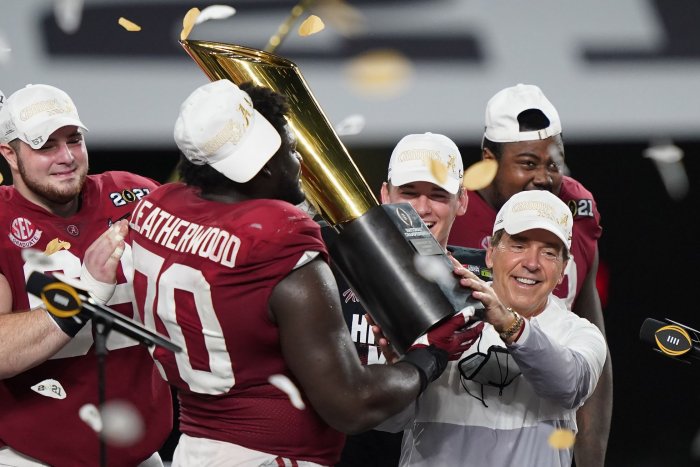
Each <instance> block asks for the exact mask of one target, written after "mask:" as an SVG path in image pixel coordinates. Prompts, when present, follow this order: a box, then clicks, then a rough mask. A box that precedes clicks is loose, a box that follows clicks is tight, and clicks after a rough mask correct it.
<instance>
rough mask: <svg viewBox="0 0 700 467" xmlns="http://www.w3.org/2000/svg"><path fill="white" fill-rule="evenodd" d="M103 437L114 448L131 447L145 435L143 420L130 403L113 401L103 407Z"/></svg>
mask: <svg viewBox="0 0 700 467" xmlns="http://www.w3.org/2000/svg"><path fill="white" fill-rule="evenodd" d="M101 412H102V425H103V428H102V435H103V436H104V439H105V441H106V442H107V443H109V444H111V445H113V446H131V445H133V444H135V443H137V442H139V441H140V440H141V439H142V438H143V435H144V423H143V418H142V417H141V414H140V413H139V411H138V410H137V409H136V408H135V407H134V406H133V404H131V403H130V402H126V401H121V400H111V401H108V402H106V403H105V404H104V405H103V406H102V411H101Z"/></svg>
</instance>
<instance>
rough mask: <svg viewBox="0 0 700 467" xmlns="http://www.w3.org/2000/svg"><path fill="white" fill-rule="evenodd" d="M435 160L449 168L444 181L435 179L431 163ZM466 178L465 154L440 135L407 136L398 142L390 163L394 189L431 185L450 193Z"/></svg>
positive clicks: (390, 174) (455, 191) (390, 175)
mask: <svg viewBox="0 0 700 467" xmlns="http://www.w3.org/2000/svg"><path fill="white" fill-rule="evenodd" d="M431 160H435V161H438V162H441V163H442V164H444V165H445V167H447V175H446V177H445V179H444V180H442V181H439V180H437V178H435V174H434V173H433V172H434V171H433V170H431V165H430V162H431ZM463 176H464V167H463V166H462V155H461V154H460V153H459V149H458V148H457V145H456V144H455V143H454V142H453V141H452V140H451V139H450V138H448V137H447V136H444V135H440V134H437V133H422V134H414V135H406V136H404V137H403V138H401V141H399V142H398V144H397V145H396V147H395V148H394V151H393V152H392V153H391V159H390V160H389V174H388V175H387V179H388V180H389V181H390V182H391V184H392V185H394V186H401V185H405V184H406V183H412V182H430V183H434V184H435V185H437V186H439V187H441V188H443V189H444V190H445V191H447V192H448V193H452V194H455V193H457V191H459V187H460V185H461V184H462V177H463Z"/></svg>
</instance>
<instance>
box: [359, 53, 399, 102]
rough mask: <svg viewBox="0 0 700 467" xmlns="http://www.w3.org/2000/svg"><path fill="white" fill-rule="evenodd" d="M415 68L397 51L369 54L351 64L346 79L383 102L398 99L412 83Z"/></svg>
mask: <svg viewBox="0 0 700 467" xmlns="http://www.w3.org/2000/svg"><path fill="white" fill-rule="evenodd" d="M412 75H413V65H412V64H411V62H410V60H408V59H407V58H406V57H405V56H404V55H402V54H400V53H399V52H397V51H395V50H389V49H383V50H382V49H380V50H373V51H370V52H366V53H364V54H361V55H359V56H357V57H356V58H355V59H353V60H352V61H350V63H349V64H348V66H347V72H346V79H347V81H348V82H349V84H350V85H351V86H352V87H353V88H355V90H356V91H357V92H359V93H360V94H365V95H372V96H376V97H381V98H383V99H386V98H391V97H396V96H397V95H399V94H401V93H403V92H404V91H405V90H406V89H407V88H408V85H409V84H410V81H411V77H412Z"/></svg>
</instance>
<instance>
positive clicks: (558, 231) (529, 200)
mask: <svg viewBox="0 0 700 467" xmlns="http://www.w3.org/2000/svg"><path fill="white" fill-rule="evenodd" d="M573 227H574V218H573V216H572V215H571V211H570V210H569V208H568V206H567V205H566V203H564V202H563V201H562V200H560V199H559V198H558V197H557V196H556V195H554V194H552V193H550V192H549V191H544V190H527V191H521V192H519V193H516V194H514V195H513V196H511V197H510V199H509V200H508V201H506V203H505V204H504V205H503V207H502V208H501V210H500V211H498V214H497V215H496V222H495V223H494V224H493V233H494V234H495V233H496V232H497V231H499V230H505V231H506V232H507V233H508V234H510V235H516V234H519V233H521V232H524V231H526V230H532V229H544V230H548V231H550V232H552V233H553V234H554V235H556V236H557V237H559V238H560V239H561V241H562V242H564V246H565V247H566V250H567V251H569V249H570V248H571V235H572V230H573Z"/></svg>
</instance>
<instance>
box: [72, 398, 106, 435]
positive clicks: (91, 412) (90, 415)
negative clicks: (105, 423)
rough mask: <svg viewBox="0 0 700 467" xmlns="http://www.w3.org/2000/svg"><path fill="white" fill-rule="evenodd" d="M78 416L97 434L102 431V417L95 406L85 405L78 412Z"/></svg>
mask: <svg viewBox="0 0 700 467" xmlns="http://www.w3.org/2000/svg"><path fill="white" fill-rule="evenodd" d="M78 416H79V417H80V419H81V420H82V421H84V422H85V423H87V425H88V426H89V427H90V428H92V429H93V430H94V431H95V433H99V432H100V431H102V417H101V416H100V411H99V410H97V407H95V405H94V404H85V405H84V406H82V407H80V410H78Z"/></svg>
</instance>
